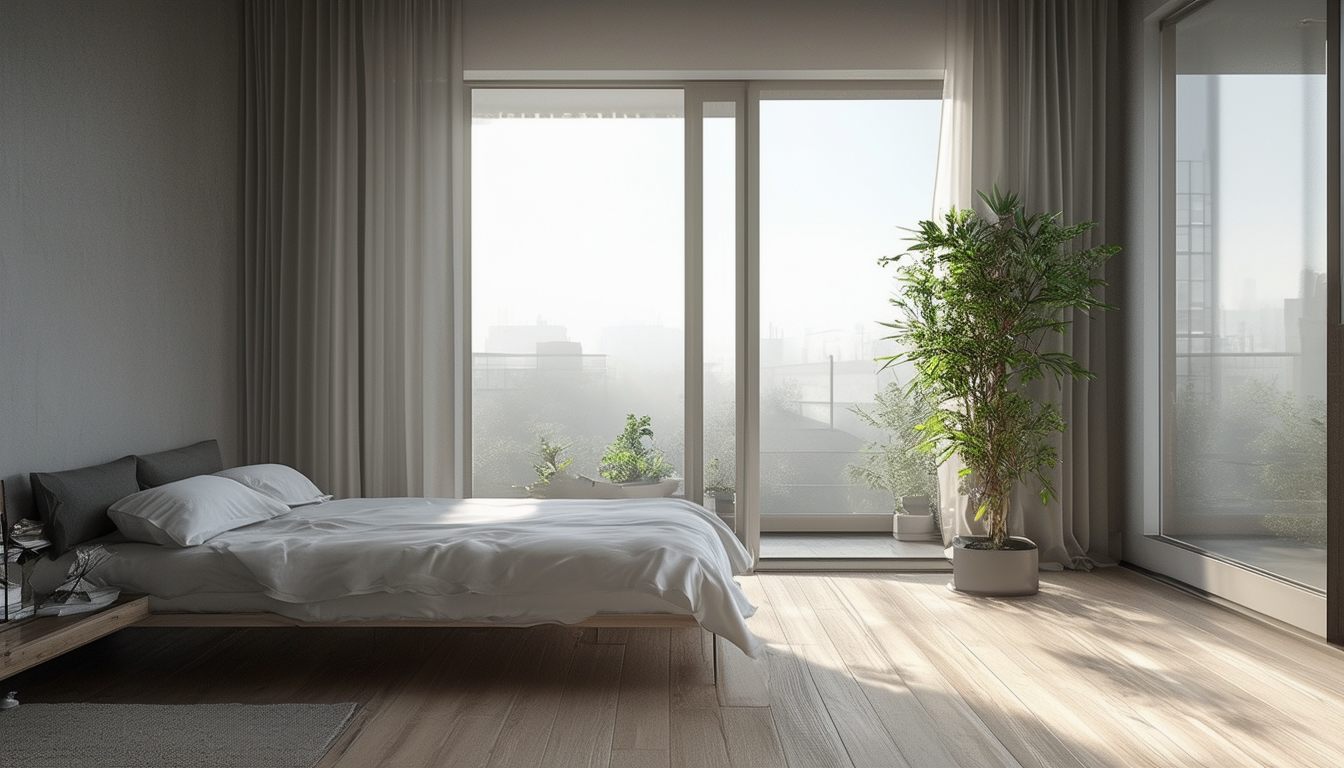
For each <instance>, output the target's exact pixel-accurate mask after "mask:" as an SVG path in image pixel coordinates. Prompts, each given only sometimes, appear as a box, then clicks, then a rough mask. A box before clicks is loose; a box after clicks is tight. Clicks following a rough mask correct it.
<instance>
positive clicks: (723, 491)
mask: <svg viewBox="0 0 1344 768" xmlns="http://www.w3.org/2000/svg"><path fill="white" fill-rule="evenodd" d="M730 469H731V467H730V468H729V469H724V468H723V466H722V465H721V463H720V462H719V457H717V456H715V457H714V458H712V459H710V460H709V461H707V462H705V498H706V499H707V500H708V501H710V502H711V504H710V505H709V506H710V511H712V512H713V513H714V514H716V515H718V516H719V519H721V520H723V521H724V522H725V523H727V524H728V525H729V526H730V527H731V526H732V525H733V516H734V515H735V514H736V512H737V491H736V489H735V488H734V487H733V478H732V477H731V476H730V475H729V470H730Z"/></svg>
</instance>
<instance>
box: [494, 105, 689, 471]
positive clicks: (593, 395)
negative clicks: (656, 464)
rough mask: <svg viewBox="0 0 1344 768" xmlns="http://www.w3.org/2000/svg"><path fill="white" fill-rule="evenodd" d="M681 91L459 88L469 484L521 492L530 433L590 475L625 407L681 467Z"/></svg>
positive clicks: (538, 445)
mask: <svg viewBox="0 0 1344 768" xmlns="http://www.w3.org/2000/svg"><path fill="white" fill-rule="evenodd" d="M683 116H684V100H683V94H682V91H681V90H679V89H677V90H673V89H573V88H556V89H486V88H479V89H474V90H473V91H472V125H471V307H472V390H471V398H472V435H471V439H472V494H473V495H474V496H478V497H480V496H523V495H526V494H527V493H528V492H529V490H528V488H529V486H531V485H533V484H534V483H536V482H537V481H538V480H539V477H538V472H537V470H536V469H535V465H536V464H538V463H544V462H543V458H542V456H541V453H542V441H543V440H545V441H546V442H547V443H548V444H550V445H562V446H564V447H565V449H564V451H563V453H561V455H560V457H559V461H561V462H563V461H565V460H572V462H571V463H570V464H569V465H568V466H567V468H566V471H567V472H569V473H571V474H576V475H582V476H587V477H591V478H598V477H599V465H600V464H601V459H602V456H603V453H604V450H605V448H606V446H607V445H608V444H610V443H611V442H612V441H613V440H614V439H615V438H616V436H617V434H618V433H620V431H621V430H622V429H623V427H624V426H625V421H626V416H627V414H635V415H636V416H641V417H642V416H649V417H651V419H652V425H651V426H652V428H653V431H654V436H655V439H654V444H655V446H656V447H657V448H658V449H660V450H661V451H662V452H663V453H664V454H665V457H666V459H667V461H669V462H670V463H671V464H672V467H673V468H674V470H675V474H676V475H677V476H680V475H681V473H682V471H683V464H682V457H683V450H682V443H683V439H684V438H683V436H684V422H683V418H684V412H685V411H684V380H685V379H684V370H685V368H684V352H683V349H684V344H685V324H684V315H685V309H684V303H685V294H684V285H683V284H684V282H685V275H684V266H683V265H684V263H685V262H684V259H685V254H684V242H685V225H684V217H683V210H684V207H685V199H684V189H685V187H684V183H685V181H684V180H685V167H684V162H683V158H684V135H683V130H684V117H683Z"/></svg>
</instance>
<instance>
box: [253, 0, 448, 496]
mask: <svg viewBox="0 0 1344 768" xmlns="http://www.w3.org/2000/svg"><path fill="white" fill-rule="evenodd" d="M452 14H453V7H452V3H451V2H450V0H376V1H375V0H366V1H365V2H351V3H344V2H341V3H329V2H324V1H323V0H250V1H249V2H247V3H245V5H244V30H243V38H244V63H243V85H242V100H243V105H242V112H243V136H244V140H243V164H244V168H243V188H242V196H243V200H242V208H243V211H244V216H243V222H242V226H243V230H244V231H243V248H244V252H243V258H242V260H243V270H242V273H243V274H242V281H243V285H242V291H241V293H242V296H243V305H242V313H243V317H242V318H241V324H242V328H243V340H242V344H243V349H242V366H241V369H242V381H241V382H240V385H241V392H242V403H243V405H242V407H243V414H242V418H243V440H242V443H243V455H244V459H245V460H246V461H248V462H261V461H276V462H282V463H286V464H291V465H293V466H295V467H297V468H299V469H300V470H302V471H304V472H305V473H307V474H309V475H310V476H311V477H312V478H313V480H314V481H315V482H316V483H317V484H318V485H319V486H320V487H322V488H324V489H326V490H327V491H328V492H330V493H334V494H336V495H337V496H341V497H346V496H384V495H387V496H391V495H436V496H439V495H442V496H447V495H452V493H453V489H454V485H455V477H454V466H453V464H454V462H453V456H452V453H453V450H452V446H453V438H452V435H453V413H454V403H455V392H454V381H453V368H452V346H451V329H452V322H451V318H452V313H453V311H454V307H453V290H452V289H453V286H452V254H451V240H452V238H453V236H454V231H453V221H454V210H453V206H454V200H453V199H452V194H451V190H450V178H451V172H452V170H453V168H452V163H453V160H452V157H453V147H454V136H453V134H454V131H456V130H457V129H456V127H455V121H454V120H452V111H453V105H455V104H456V103H457V101H458V100H459V99H458V98H457V96H459V95H460V91H458V88H460V85H458V84H460V82H461V77H460V76H458V75H459V74H460V73H459V71H458V69H459V67H460V63H459V62H460V58H459V57H458V56H457V55H456V52H457V48H458V46H455V45H454V44H453V40H454V38H453V36H452V33H453V32H454V30H455V26H456V25H455V23H454V21H453V16H452Z"/></svg>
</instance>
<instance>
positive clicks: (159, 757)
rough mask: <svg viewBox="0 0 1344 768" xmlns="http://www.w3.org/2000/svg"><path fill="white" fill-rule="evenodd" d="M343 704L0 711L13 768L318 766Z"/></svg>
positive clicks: (348, 713) (1, 749) (1, 736)
mask: <svg viewBox="0 0 1344 768" xmlns="http://www.w3.org/2000/svg"><path fill="white" fill-rule="evenodd" d="M357 706H358V705H357V704H353V703H348V702H347V703H342V704H24V705H22V706H19V707H15V708H14V709H6V710H0V766H4V767H5V768H9V767H10V766H13V767H14V768H20V767H21V768H56V767H57V766H59V768H86V767H87V768H198V767H199V768H206V767H207V766H208V768H312V767H313V766H314V765H316V764H317V762H318V761H319V760H321V759H322V756H323V755H325V754H326V752H327V749H328V748H330V747H331V745H332V743H333V742H334V741H335V740H336V738H337V737H339V736H340V735H341V733H342V732H343V731H344V730H345V729H346V726H348V725H349V724H350V719H351V718H352V717H353V716H354V714H355V709H356V707H357Z"/></svg>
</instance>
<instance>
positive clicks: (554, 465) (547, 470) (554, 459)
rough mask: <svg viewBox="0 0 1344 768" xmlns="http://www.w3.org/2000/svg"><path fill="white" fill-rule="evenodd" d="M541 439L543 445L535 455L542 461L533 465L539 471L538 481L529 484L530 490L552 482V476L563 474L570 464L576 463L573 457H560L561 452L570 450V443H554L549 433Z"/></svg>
mask: <svg viewBox="0 0 1344 768" xmlns="http://www.w3.org/2000/svg"><path fill="white" fill-rule="evenodd" d="M539 439H540V440H541V447H540V448H539V449H538V450H537V452H536V453H535V454H533V455H534V456H536V457H537V458H538V459H540V461H538V462H536V463H534V464H533V465H532V469H533V471H535V472H536V473H537V482H535V483H533V484H532V485H530V486H528V490H529V491H531V490H534V489H535V488H536V487H537V486H541V485H545V484H547V483H549V482H551V479H552V478H554V477H555V476H556V475H560V474H563V473H564V471H565V470H566V469H568V468H569V465H570V464H573V463H574V459H573V458H568V459H564V460H561V458H560V454H562V453H564V452H565V451H567V450H569V443H561V442H554V443H552V442H551V439H550V437H549V436H548V435H541V436H540V438H539Z"/></svg>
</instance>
